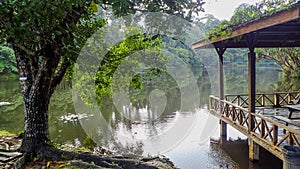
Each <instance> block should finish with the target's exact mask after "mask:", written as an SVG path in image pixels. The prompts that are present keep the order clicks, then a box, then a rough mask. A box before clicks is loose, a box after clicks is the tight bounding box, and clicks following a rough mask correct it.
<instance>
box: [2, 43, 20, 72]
mask: <svg viewBox="0 0 300 169" xmlns="http://www.w3.org/2000/svg"><path fill="white" fill-rule="evenodd" d="M17 72H18V68H17V63H16V59H15V55H14V51H13V49H11V48H10V47H7V46H2V45H0V75H1V74H10V73H17Z"/></svg>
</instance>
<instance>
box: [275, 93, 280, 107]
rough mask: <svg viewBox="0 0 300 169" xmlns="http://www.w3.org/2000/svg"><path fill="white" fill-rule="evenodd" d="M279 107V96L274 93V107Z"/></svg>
mask: <svg viewBox="0 0 300 169" xmlns="http://www.w3.org/2000/svg"><path fill="white" fill-rule="evenodd" d="M279 105H280V104H279V94H278V93H275V95H274V106H275V107H278V106H279Z"/></svg>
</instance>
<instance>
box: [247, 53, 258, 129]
mask: <svg viewBox="0 0 300 169" xmlns="http://www.w3.org/2000/svg"><path fill="white" fill-rule="evenodd" d="M248 96H249V100H248V105H249V116H248V117H249V128H248V130H249V132H251V131H252V130H253V128H254V125H255V124H254V120H253V117H252V115H251V113H255V100H256V99H255V53H254V49H253V50H250V52H249V54H248Z"/></svg>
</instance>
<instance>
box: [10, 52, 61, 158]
mask: <svg viewBox="0 0 300 169" xmlns="http://www.w3.org/2000/svg"><path fill="white" fill-rule="evenodd" d="M14 50H15V55H16V60H17V64H18V69H19V76H20V84H21V91H22V94H23V100H24V107H25V127H24V137H23V140H22V145H21V151H23V152H28V153H36V152H38V151H39V149H40V148H42V147H43V146H45V145H47V143H48V142H49V141H50V138H49V131H48V106H49V101H50V97H51V95H52V93H53V91H54V88H55V86H56V85H53V83H52V82H53V79H57V78H54V75H55V70H56V68H57V65H58V63H59V59H58V58H55V55H54V53H53V50H51V48H50V49H49V50H47V51H46V52H47V53H48V54H49V56H48V57H40V58H38V59H36V60H33V59H32V56H29V55H28V53H27V52H25V51H24V50H22V49H20V48H18V46H14ZM37 60H38V61H37ZM57 81H58V83H59V82H60V81H61V79H59V80H57ZM58 83H57V84H58Z"/></svg>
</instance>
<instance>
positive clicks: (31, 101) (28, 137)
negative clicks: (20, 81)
mask: <svg viewBox="0 0 300 169" xmlns="http://www.w3.org/2000/svg"><path fill="white" fill-rule="evenodd" d="M24 105H25V127H24V137H23V140H22V146H21V151H23V152H35V151H37V150H38V149H39V148H41V147H43V146H45V145H46V144H47V142H48V141H49V140H50V139H49V131H48V105H49V98H48V97H47V96H43V95H42V94H40V93H39V92H38V91H33V92H32V93H31V94H30V95H29V96H28V97H27V98H24Z"/></svg>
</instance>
